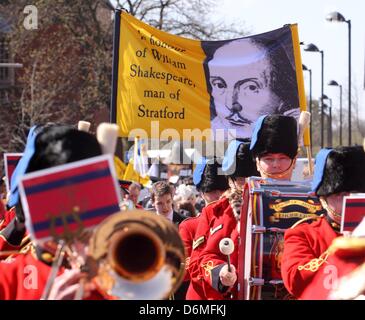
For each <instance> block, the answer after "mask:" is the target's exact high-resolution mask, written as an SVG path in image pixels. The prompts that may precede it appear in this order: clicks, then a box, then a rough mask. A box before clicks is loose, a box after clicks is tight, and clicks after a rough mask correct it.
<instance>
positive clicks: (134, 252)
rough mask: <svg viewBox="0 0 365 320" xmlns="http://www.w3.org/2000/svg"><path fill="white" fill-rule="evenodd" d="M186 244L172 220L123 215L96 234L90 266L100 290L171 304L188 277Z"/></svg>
mask: <svg viewBox="0 0 365 320" xmlns="http://www.w3.org/2000/svg"><path fill="white" fill-rule="evenodd" d="M184 262H185V253H184V245H183V242H182V240H181V238H180V236H179V232H178V229H177V228H176V226H175V225H173V224H172V223H171V222H170V221H168V220H167V219H166V218H164V217H161V216H158V215H156V214H154V213H152V212H148V211H143V210H131V211H121V212H119V213H116V214H113V215H112V216H110V217H108V218H107V219H105V220H104V221H103V222H102V223H101V224H100V225H99V226H98V227H97V228H96V229H95V230H94V232H93V234H92V236H91V238H90V242H89V247H88V257H87V261H86V265H87V267H88V271H89V272H90V276H91V277H93V281H95V282H96V284H97V286H98V287H99V288H100V289H102V290H103V291H104V292H106V293H107V294H108V295H110V296H111V297H114V298H120V299H123V300H125V299H131V300H144V299H167V298H168V297H169V296H170V295H171V294H173V293H174V292H175V291H176V290H177V289H178V288H179V286H180V284H181V283H182V281H183V279H184V272H185V265H184Z"/></svg>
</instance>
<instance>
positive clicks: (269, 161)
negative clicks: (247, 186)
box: [256, 153, 294, 180]
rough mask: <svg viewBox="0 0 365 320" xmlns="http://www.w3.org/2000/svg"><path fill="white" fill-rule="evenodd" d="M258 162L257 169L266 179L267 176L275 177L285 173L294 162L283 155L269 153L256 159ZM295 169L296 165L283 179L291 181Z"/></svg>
mask: <svg viewBox="0 0 365 320" xmlns="http://www.w3.org/2000/svg"><path fill="white" fill-rule="evenodd" d="M256 161H257V162H258V165H257V169H258V171H259V172H260V174H261V176H262V177H264V178H267V177H268V176H266V174H270V175H275V174H281V173H283V172H285V171H286V170H288V169H289V168H290V166H291V165H292V162H293V160H292V159H291V158H289V157H288V156H287V155H286V154H283V153H268V154H265V155H264V156H262V157H260V158H258V159H256ZM293 169H294V165H293V166H292V167H291V170H289V171H288V172H287V173H286V174H285V176H283V177H281V179H284V180H290V178H291V175H292V172H293Z"/></svg>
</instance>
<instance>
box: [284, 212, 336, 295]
mask: <svg viewBox="0 0 365 320" xmlns="http://www.w3.org/2000/svg"><path fill="white" fill-rule="evenodd" d="M337 236H339V234H338V233H336V232H335V231H334V230H333V228H332V227H331V226H330V224H329V223H328V222H327V220H326V219H325V218H320V219H318V220H317V221H314V222H313V223H311V224H308V223H303V224H301V225H299V226H297V227H295V228H293V229H288V230H287V231H286V232H285V235H284V251H283V255H282V260H281V275H282V277H283V281H284V285H285V287H286V289H287V290H288V291H289V292H290V293H291V294H292V295H294V296H295V297H296V298H301V295H302V293H303V291H304V289H305V288H306V287H307V286H308V285H309V283H310V282H311V281H312V279H313V277H314V276H315V275H316V272H317V270H316V269H318V268H313V267H314V265H313V264H312V266H313V267H312V268H309V267H310V265H309V263H310V262H311V261H312V260H313V259H318V258H319V257H320V256H321V255H322V254H324V253H325V251H326V250H327V249H328V248H329V246H330V245H331V243H332V240H333V239H334V238H336V237H337ZM313 262H314V261H312V263H313ZM317 262H319V261H317ZM306 264H307V265H306ZM305 265H306V267H304V266H305ZM317 266H318V263H317ZM322 266H323V265H322ZM298 267H300V268H299V269H301V270H299V269H298ZM319 268H321V267H319ZM308 269H311V270H308Z"/></svg>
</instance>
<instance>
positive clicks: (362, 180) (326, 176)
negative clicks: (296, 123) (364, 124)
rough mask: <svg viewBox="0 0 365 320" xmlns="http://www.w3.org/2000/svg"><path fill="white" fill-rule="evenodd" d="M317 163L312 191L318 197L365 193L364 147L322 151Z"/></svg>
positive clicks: (318, 155)
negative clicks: (343, 193)
mask: <svg viewBox="0 0 365 320" xmlns="http://www.w3.org/2000/svg"><path fill="white" fill-rule="evenodd" d="M315 163H316V164H315V169H314V177H313V182H312V190H313V191H314V192H315V193H316V195H317V196H328V195H331V194H336V193H340V192H365V167H364V163H365V152H364V149H363V148H362V147H360V146H352V147H337V148H334V149H322V150H321V151H320V152H319V153H318V154H317V157H316V162H315Z"/></svg>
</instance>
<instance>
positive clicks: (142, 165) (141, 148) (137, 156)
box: [133, 137, 148, 178]
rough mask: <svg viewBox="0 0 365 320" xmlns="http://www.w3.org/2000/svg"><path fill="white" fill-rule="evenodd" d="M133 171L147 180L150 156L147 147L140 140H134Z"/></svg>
mask: <svg viewBox="0 0 365 320" xmlns="http://www.w3.org/2000/svg"><path fill="white" fill-rule="evenodd" d="M133 169H134V171H136V172H137V173H138V174H139V175H140V176H141V177H142V178H145V177H146V176H147V173H148V155H147V146H146V144H145V143H143V141H141V140H140V139H139V138H137V137H135V138H134V155H133Z"/></svg>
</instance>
